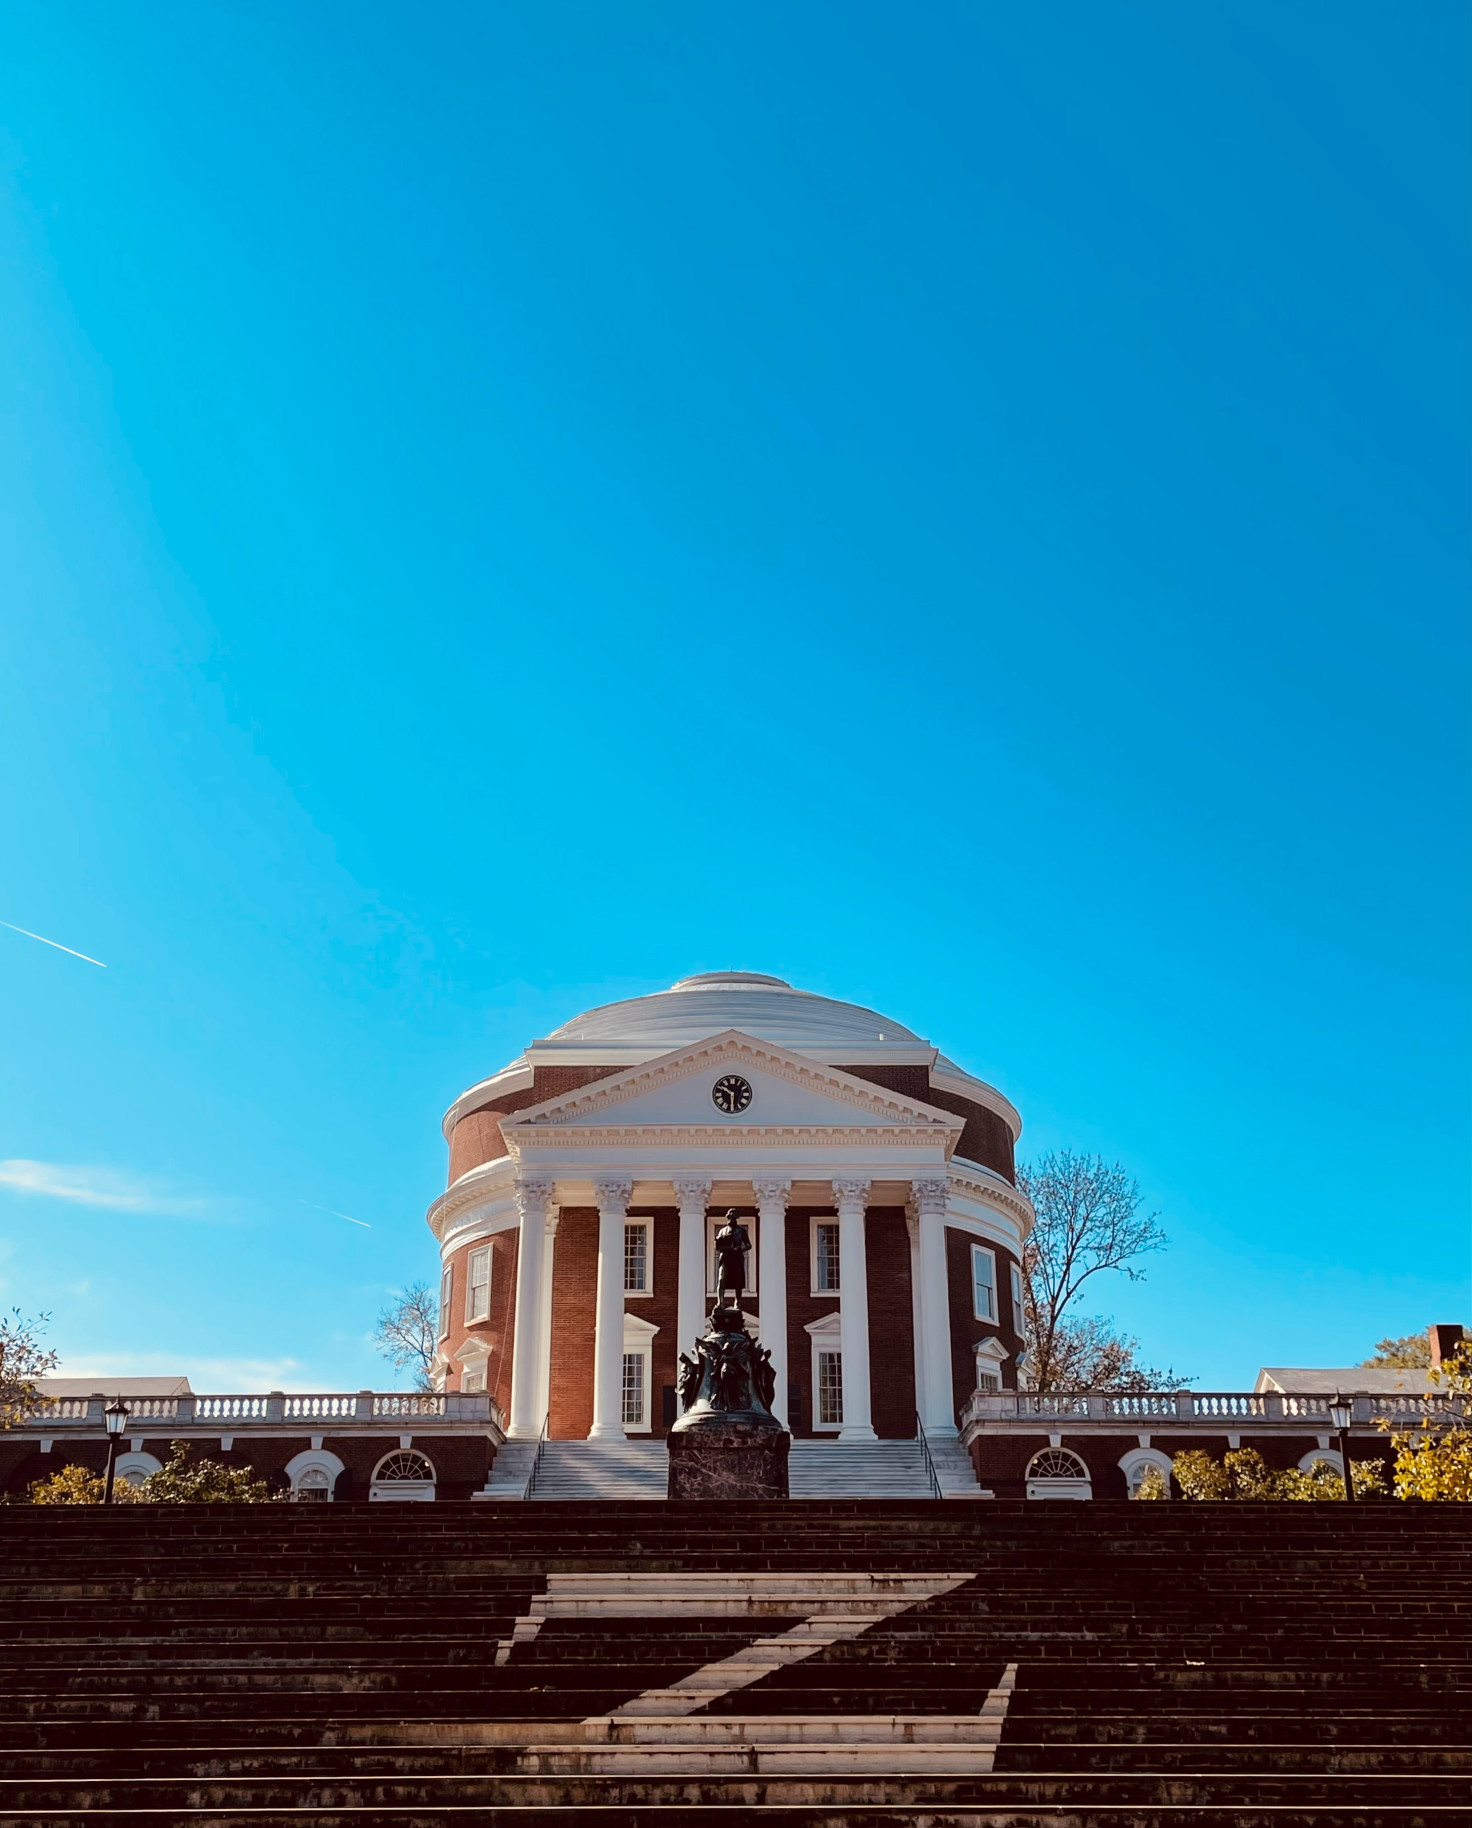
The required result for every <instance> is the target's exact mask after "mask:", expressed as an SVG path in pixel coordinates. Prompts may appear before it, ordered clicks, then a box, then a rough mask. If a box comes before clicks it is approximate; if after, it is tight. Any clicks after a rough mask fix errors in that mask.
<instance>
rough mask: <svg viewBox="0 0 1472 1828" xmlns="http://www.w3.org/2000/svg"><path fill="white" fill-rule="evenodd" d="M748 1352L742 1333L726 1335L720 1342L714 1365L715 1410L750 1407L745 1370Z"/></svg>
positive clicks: (744, 1335)
mask: <svg viewBox="0 0 1472 1828" xmlns="http://www.w3.org/2000/svg"><path fill="white" fill-rule="evenodd" d="M749 1351H750V1346H749V1344H748V1342H747V1339H746V1334H745V1332H744V1331H743V1332H741V1333H737V1334H730V1333H728V1334H727V1335H726V1336H725V1337H724V1338H723V1339H722V1340H721V1343H720V1349H719V1353H718V1355H717V1357H716V1364H715V1386H716V1406H717V1408H719V1409H726V1410H733V1411H734V1410H742V1409H746V1408H748V1407H749V1406H750V1396H751V1385H750V1380H749V1379H748V1376H747V1370H746V1360H747V1356H748V1353H749Z"/></svg>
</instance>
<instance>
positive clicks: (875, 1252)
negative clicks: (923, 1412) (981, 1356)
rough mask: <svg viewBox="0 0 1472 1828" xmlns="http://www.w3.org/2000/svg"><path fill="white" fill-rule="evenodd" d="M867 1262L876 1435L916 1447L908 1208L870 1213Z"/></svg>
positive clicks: (876, 1209) (882, 1208) (878, 1208)
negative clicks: (906, 1215)
mask: <svg viewBox="0 0 1472 1828" xmlns="http://www.w3.org/2000/svg"><path fill="white" fill-rule="evenodd" d="M864 1261H865V1263H866V1265H867V1267H868V1272H869V1404H870V1412H871V1414H872V1416H873V1421H874V1432H875V1434H877V1435H878V1436H880V1438H881V1439H883V1440H892V1441H912V1440H914V1438H915V1347H914V1328H915V1321H914V1313H915V1311H914V1307H913V1305H912V1299H913V1297H912V1293H911V1281H910V1233H909V1228H908V1227H907V1226H906V1224H905V1209H904V1207H903V1206H871V1207H870V1208H869V1212H868V1216H867V1220H866V1223H865V1226H864ZM968 1394H969V1393H968Z"/></svg>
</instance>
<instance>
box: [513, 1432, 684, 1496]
mask: <svg viewBox="0 0 1472 1828" xmlns="http://www.w3.org/2000/svg"><path fill="white" fill-rule="evenodd" d="M668 1483H669V1450H668V1449H667V1448H666V1446H665V1444H664V1441H663V1439H662V1438H660V1439H650V1440H647V1441H634V1440H628V1441H548V1442H546V1443H545V1444H544V1445H543V1448H542V1459H541V1464H540V1465H539V1466H538V1468H537V1478H536V1483H535V1485H533V1487H532V1489H531V1490H530V1491H529V1492H528V1493H527V1496H528V1497H529V1498H534V1499H544V1500H545V1499H552V1500H556V1501H559V1502H561V1503H564V1504H578V1503H591V1502H593V1501H594V1500H596V1499H640V1498H643V1499H650V1498H659V1499H662V1498H663V1497H664V1495H665V1491H666V1489H667V1487H668Z"/></svg>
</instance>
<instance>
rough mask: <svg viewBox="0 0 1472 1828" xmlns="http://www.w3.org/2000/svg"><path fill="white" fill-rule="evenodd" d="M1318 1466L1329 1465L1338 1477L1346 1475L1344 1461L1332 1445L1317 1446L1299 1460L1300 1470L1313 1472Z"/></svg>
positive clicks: (1330, 1469)
mask: <svg viewBox="0 0 1472 1828" xmlns="http://www.w3.org/2000/svg"><path fill="white" fill-rule="evenodd" d="M1316 1466H1327V1467H1328V1469H1329V1471H1330V1472H1331V1473H1333V1474H1334V1475H1335V1477H1336V1478H1339V1479H1342V1478H1343V1477H1344V1462H1343V1460H1341V1459H1340V1458H1339V1455H1338V1453H1337V1452H1336V1451H1335V1450H1334V1449H1333V1448H1332V1447H1315V1448H1314V1449H1313V1451H1312V1452H1311V1453H1306V1454H1305V1455H1304V1456H1303V1458H1302V1459H1301V1460H1300V1461H1299V1462H1298V1468H1299V1471H1300V1472H1305V1473H1311V1472H1312V1471H1313V1470H1314V1468H1315V1467H1316Z"/></svg>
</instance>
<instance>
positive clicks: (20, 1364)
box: [0, 1308, 56, 1428]
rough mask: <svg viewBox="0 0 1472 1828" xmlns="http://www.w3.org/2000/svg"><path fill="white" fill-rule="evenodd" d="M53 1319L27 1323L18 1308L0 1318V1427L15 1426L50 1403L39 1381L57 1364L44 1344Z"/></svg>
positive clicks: (41, 1316) (47, 1317) (42, 1317)
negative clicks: (44, 1336) (46, 1329)
mask: <svg viewBox="0 0 1472 1828" xmlns="http://www.w3.org/2000/svg"><path fill="white" fill-rule="evenodd" d="M50 1319H51V1316H50V1315H49V1314H38V1315H37V1316H36V1318H35V1319H34V1320H27V1319H26V1317H25V1315H24V1314H22V1313H21V1311H20V1309H19V1308H13V1309H12V1310H11V1312H10V1313H9V1314H7V1315H4V1316H3V1317H0V1428H14V1427H16V1426H17V1425H18V1424H20V1423H23V1422H25V1421H26V1420H27V1419H28V1418H29V1417H30V1416H33V1415H34V1414H35V1412H36V1411H37V1409H39V1408H41V1407H42V1406H43V1405H44V1404H46V1403H48V1402H49V1401H50V1400H51V1399H50V1398H49V1397H46V1396H43V1395H42V1394H41V1392H40V1391H39V1390H38V1389H37V1388H36V1379H37V1378H40V1377H45V1375H46V1373H47V1372H48V1371H50V1370H51V1369H52V1368H53V1367H54V1366H55V1364H56V1354H55V1353H54V1352H48V1351H47V1350H45V1348H44V1347H43V1346H42V1344H41V1334H42V1332H43V1331H44V1329H45V1327H46V1325H47V1323H48V1322H49V1320H50Z"/></svg>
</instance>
